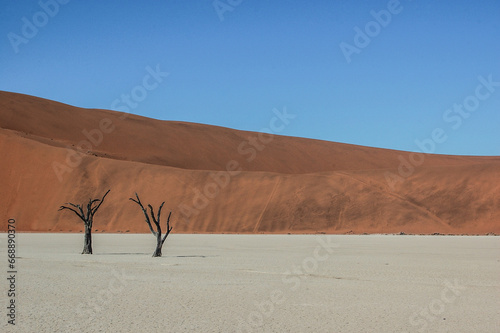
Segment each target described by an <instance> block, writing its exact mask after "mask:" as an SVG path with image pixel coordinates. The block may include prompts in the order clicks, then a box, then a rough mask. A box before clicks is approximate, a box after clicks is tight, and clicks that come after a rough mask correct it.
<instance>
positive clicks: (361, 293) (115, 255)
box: [0, 234, 500, 332]
mask: <svg viewBox="0 0 500 333" xmlns="http://www.w3.org/2000/svg"><path fill="white" fill-rule="evenodd" d="M16 236H17V254H18V256H19V258H18V259H17V263H16V264H17V267H16V268H17V271H18V273H17V276H16V292H17V295H16V296H17V297H16V305H17V306H16V315H17V317H16V326H15V327H13V326H12V325H8V324H7V319H8V318H7V317H6V315H5V313H6V312H7V310H6V306H7V299H6V298H5V297H4V296H2V298H1V299H2V301H1V307H2V309H4V310H3V312H5V313H4V314H2V318H3V319H2V321H3V322H2V324H1V326H0V327H2V329H0V330H1V331H7V332H498V330H499V327H500V301H499V300H500V279H499V277H500V239H499V238H498V237H487V236H475V237H467V236H391V235H366V236H355V235H333V236H328V235H317V236H313V235H309V236H299V235H177V234H173V235H171V236H170V237H169V239H168V240H167V242H166V243H165V246H164V257H162V258H151V257H150V256H151V253H152V252H153V249H154V242H155V239H154V237H153V236H152V235H150V234H149V235H148V234H139V235H137V234H96V235H94V255H81V254H80V252H81V248H82V244H83V235H82V234H17V235H16ZM6 238H7V236H6V234H1V235H0V240H1V244H0V246H1V249H2V250H1V253H3V255H4V256H7V244H6ZM4 262H6V261H5V260H4ZM6 266H7V264H5V267H4V272H5V273H4V274H5V275H7V273H6V271H7V269H8V268H7V267H6ZM2 280H3V281H4V282H3V283H2V287H1V288H2V295H5V294H6V290H7V289H8V281H6V279H5V278H2Z"/></svg>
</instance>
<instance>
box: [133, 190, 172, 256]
mask: <svg viewBox="0 0 500 333" xmlns="http://www.w3.org/2000/svg"><path fill="white" fill-rule="evenodd" d="M135 197H136V198H137V200H136V199H134V198H129V199H130V200H132V201H133V202H135V203H136V204H138V205H139V206H141V209H142V212H143V213H144V216H145V217H146V223H147V224H148V227H149V230H151V233H152V234H153V235H154V236H155V237H156V250H155V252H154V253H153V257H161V248H162V246H163V243H165V240H166V239H167V237H168V235H169V234H170V231H172V227H171V226H170V216H171V215H172V212H170V213H169V214H168V218H167V231H166V233H165V235H164V236H163V238H162V237H161V227H160V214H161V209H162V208H163V205H164V204H165V201H163V202H162V203H161V205H160V208H158V214H157V215H156V217H155V214H154V211H153V207H151V205H148V207H149V213H150V214H151V219H152V220H153V223H154V224H155V226H156V231H155V230H154V229H153V226H152V225H151V220H150V218H149V216H148V212H147V210H146V208H144V206H143V205H142V202H141V199H139V196H138V195H137V193H136V194H135Z"/></svg>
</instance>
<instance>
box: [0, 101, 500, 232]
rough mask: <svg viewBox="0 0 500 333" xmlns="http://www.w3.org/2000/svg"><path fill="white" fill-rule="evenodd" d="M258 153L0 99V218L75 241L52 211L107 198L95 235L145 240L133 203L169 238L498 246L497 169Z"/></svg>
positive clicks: (337, 151)
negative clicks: (282, 236)
mask: <svg viewBox="0 0 500 333" xmlns="http://www.w3.org/2000/svg"><path fill="white" fill-rule="evenodd" d="M260 139H262V140H260ZM260 139H259V133H255V132H245V131H237V130H232V129H228V128H222V127H216V126H208V125H201V124H192V123H182V122H169V121H159V120H154V119H148V118H144V117H139V116H135V115H124V114H122V113H119V112H113V111H107V110H95V109H81V108H77V107H73V106H69V105H65V104H61V103H57V102H54V101H49V100H44V99H40V98H36V97H32V96H27V95H21V94H15V93H8V92H0V153H1V156H2V163H1V164H0V197H1V199H2V205H1V206H0V217H1V218H2V220H4V221H6V220H7V219H8V218H15V219H16V221H17V225H18V230H20V231H72V232H77V231H81V230H83V226H82V224H81V222H79V221H78V220H77V218H76V216H74V215H73V214H71V213H70V212H58V211H57V209H58V208H59V206H60V205H61V204H63V203H65V202H67V201H70V202H74V203H84V202H85V200H88V199H89V198H90V197H98V196H101V195H102V194H103V193H104V192H105V191H106V190H107V189H109V188H110V189H111V192H110V194H109V196H108V197H107V198H106V202H105V204H104V205H103V206H102V208H101V209H100V211H99V212H98V213H97V215H96V218H95V222H94V229H97V230H98V231H104V232H120V231H121V232H126V231H129V232H148V228H147V226H146V224H145V222H144V220H143V216H142V215H141V214H142V212H141V211H140V210H139V209H138V207H137V206H136V205H135V204H134V203H132V202H131V201H128V198H129V197H131V196H132V195H133V194H134V192H138V193H139V194H140V195H141V199H142V201H143V202H146V203H151V204H152V205H153V206H154V207H157V206H159V204H160V203H161V202H162V201H166V204H165V207H164V209H165V210H166V211H172V212H173V213H172V222H173V226H174V232H214V233H220V232H240V233H317V232H326V233H345V232H351V231H352V232H354V233H364V232H366V233H393V232H400V231H403V232H406V233H435V232H438V233H454V234H477V233H488V232H493V233H500V223H499V222H500V182H499V180H500V157H472V156H445V155H423V154H420V155H417V154H410V153H408V152H402V151H394V150H387V149H378V148H369V147H362V146H355V145H348V144H341V143H334V142H326V141H319V140H311V139H302V138H294V137H286V136H277V135H274V136H269V135H266V136H262V135H261V134H260ZM259 140H260V141H259ZM409 161H413V163H414V164H415V165H411V164H410V162H409ZM422 162H423V163H422ZM166 215H167V214H166V213H165V212H164V214H163V216H164V218H165V217H166ZM164 222H165V221H164ZM6 225H7V224H6V223H3V224H1V227H0V230H5V229H6Z"/></svg>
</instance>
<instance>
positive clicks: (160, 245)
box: [153, 233, 163, 257]
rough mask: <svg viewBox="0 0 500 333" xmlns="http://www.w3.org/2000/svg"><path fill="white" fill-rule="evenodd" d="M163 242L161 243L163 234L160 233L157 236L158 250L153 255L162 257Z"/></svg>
mask: <svg viewBox="0 0 500 333" xmlns="http://www.w3.org/2000/svg"><path fill="white" fill-rule="evenodd" d="M162 246H163V244H162V243H161V234H160V233H158V235H157V236H156V250H155V252H154V253H153V257H161V248H162Z"/></svg>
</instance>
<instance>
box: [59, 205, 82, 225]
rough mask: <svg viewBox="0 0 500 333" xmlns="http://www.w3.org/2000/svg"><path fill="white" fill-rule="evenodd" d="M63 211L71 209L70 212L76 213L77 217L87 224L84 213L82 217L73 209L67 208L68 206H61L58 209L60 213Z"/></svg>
mask: <svg viewBox="0 0 500 333" xmlns="http://www.w3.org/2000/svg"><path fill="white" fill-rule="evenodd" d="M63 209H69V210H70V211H72V212H73V213H75V214H76V216H78V217H79V218H81V219H82V221H83V222H85V216H83V212H82V215H80V214H79V213H78V212H77V211H76V210H75V209H73V208H71V207H66V206H61V207H60V208H59V209H58V211H60V210H63Z"/></svg>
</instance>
